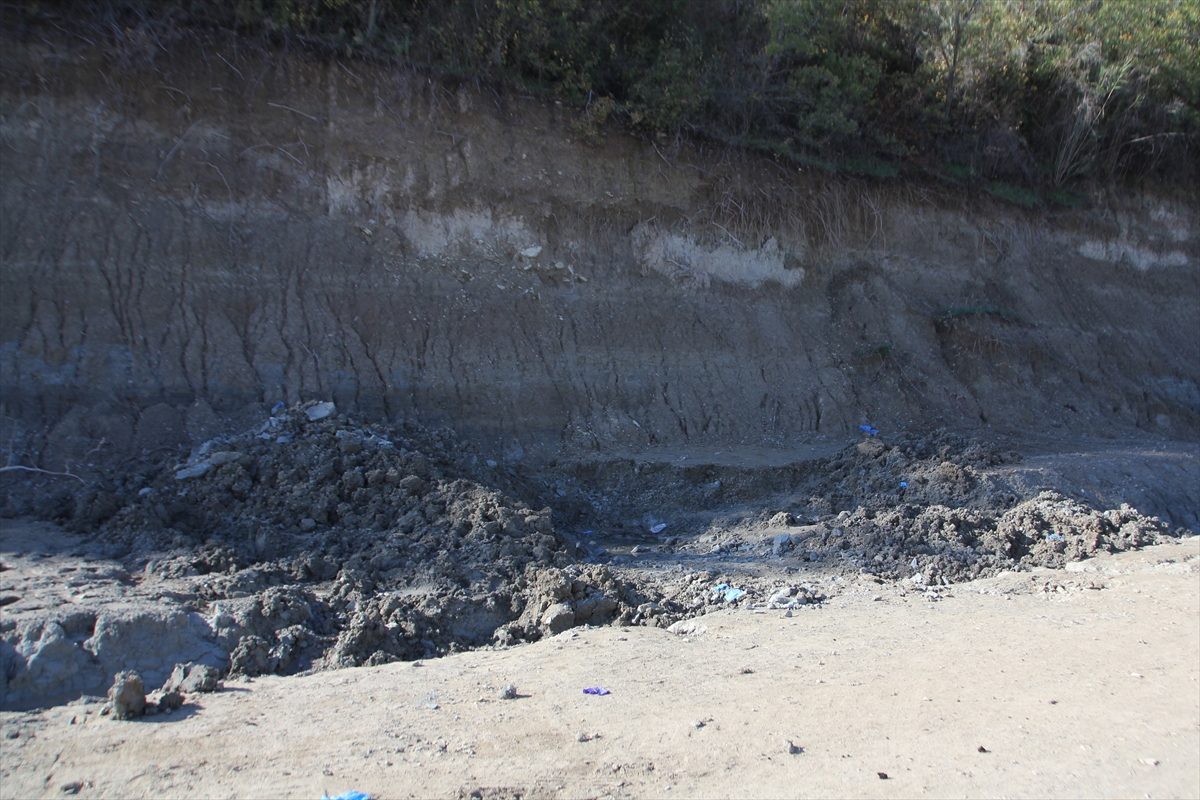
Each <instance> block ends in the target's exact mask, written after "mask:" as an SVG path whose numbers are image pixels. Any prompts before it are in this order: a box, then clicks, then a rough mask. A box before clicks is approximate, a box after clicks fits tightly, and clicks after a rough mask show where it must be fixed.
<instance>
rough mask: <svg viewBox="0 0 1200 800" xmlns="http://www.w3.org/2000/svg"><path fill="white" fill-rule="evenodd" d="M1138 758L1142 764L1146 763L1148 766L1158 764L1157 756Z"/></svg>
mask: <svg viewBox="0 0 1200 800" xmlns="http://www.w3.org/2000/svg"><path fill="white" fill-rule="evenodd" d="M1140 760H1141V762H1142V763H1143V764H1145V765H1146V766H1148V767H1157V766H1158V759H1157V758H1143V759H1140Z"/></svg>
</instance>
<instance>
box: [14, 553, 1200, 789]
mask: <svg viewBox="0 0 1200 800" xmlns="http://www.w3.org/2000/svg"><path fill="white" fill-rule="evenodd" d="M1198 570H1200V537H1192V538H1189V539H1186V540H1183V541H1182V542H1181V543H1179V544H1167V545H1160V546H1156V547H1153V548H1147V549H1145V550H1142V551H1140V552H1134V553H1125V554H1120V555H1117V556H1105V557H1102V558H1097V559H1091V560H1089V561H1085V562H1082V563H1079V564H1075V565H1073V566H1072V569H1071V570H1068V571H1039V572H1034V573H1023V574H1005V575H1002V576H999V577H996V578H992V579H988V580H984V581H979V582H976V583H972V584H961V585H958V586H955V587H953V590H952V592H951V593H950V595H949V596H948V597H945V598H944V599H941V600H938V601H931V600H929V599H926V598H925V597H924V596H922V595H921V594H918V593H913V592H908V591H906V590H904V589H903V587H902V586H898V585H891V584H884V585H880V584H877V583H874V582H873V581H864V582H863V583H861V584H859V585H856V586H854V587H851V588H850V589H849V590H847V591H846V592H844V593H843V594H841V595H839V596H838V597H836V598H834V599H833V600H831V601H829V602H827V603H826V604H824V605H823V606H821V607H812V608H806V609H802V610H798V611H796V612H793V614H794V615H793V616H791V617H787V616H785V613H786V612H782V611H768V612H757V613H756V612H755V611H750V610H736V611H726V612H721V613H718V614H714V615H709V616H707V617H703V618H700V619H698V620H696V623H697V624H698V625H702V626H704V627H705V628H706V630H702V632H697V633H694V634H692V635H683V636H681V635H675V634H671V633H668V632H666V631H663V630H659V629H650V628H616V627H608V628H594V629H575V630H573V631H568V632H566V633H564V634H562V635H560V636H558V637H555V638H554V639H549V640H544V641H542V642H539V643H537V644H534V645H528V646H523V647H517V648H514V649H510V650H502V651H477V652H468V653H463V654H458V655H454V656H450V657H446V658H442V659H437V660H432V661H428V662H425V663H423V664H421V665H420V666H417V665H415V664H393V665H388V666H385V667H378V668H362V669H354V670H342V671H336V672H325V673H320V674H314V675H308V676H300V677H291V678H276V677H272V678H262V679H258V680H255V681H253V682H232V683H229V684H228V685H227V687H226V689H225V690H224V691H223V692H221V693H218V694H214V695H201V696H195V697H194V698H193V699H194V702H192V703H189V704H188V705H187V706H185V707H184V708H183V709H182V710H181V711H177V712H175V713H174V714H172V715H169V716H168V715H159V716H156V717H150V718H146V719H144V720H141V721H136V722H115V721H111V720H109V719H107V718H102V717H100V716H99V714H98V712H99V706H98V705H86V706H81V705H74V706H60V707H56V708H51V709H46V710H42V711H34V712H5V713H0V730H2V731H3V738H0V778H2V780H0V797H4V798H10V797H12V798H24V797H62V796H65V794H67V793H71V792H72V791H74V790H75V789H76V788H77V789H78V796H80V797H158V798H161V797H177V796H178V797H184V796H188V797H305V798H316V797H319V796H320V795H321V793H322V792H323V791H325V792H329V793H330V794H337V793H340V792H343V791H346V790H348V789H356V790H359V791H365V792H369V793H370V794H371V796H372V797H375V798H394V797H410V796H415V797H468V796H472V795H475V796H481V797H517V796H520V797H544V796H554V797H560V796H562V797H603V796H615V797H624V796H629V797H728V796H736V797H750V796H757V797H785V796H788V797H790V796H800V797H805V796H879V797H912V796H918V795H921V796H925V795H928V796H963V797H978V796H1023V797H1050V796H1054V797H1134V796H1136V797H1142V796H1145V797H1196V796H1200V683H1198V680H1200V619H1198V618H1200V571H1198ZM510 683H511V684H515V686H516V687H517V691H518V697H517V698H516V699H512V700H504V699H500V698H499V696H498V691H499V690H500V689H501V688H503V687H504V686H506V685H507V684H510ZM588 686H603V687H605V688H607V689H609V690H610V691H611V694H609V695H608V696H602V697H598V696H591V695H585V694H583V692H582V689H583V688H584V687H588ZM980 748H983V750H981V749H980ZM793 751H794V752H793ZM984 751H986V752H984ZM880 773H885V774H886V775H887V778H886V780H885V779H882V777H881V774H880ZM63 787H66V788H65V789H64V788H63Z"/></svg>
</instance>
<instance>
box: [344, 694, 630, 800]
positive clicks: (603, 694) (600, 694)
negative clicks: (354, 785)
mask: <svg viewBox="0 0 1200 800" xmlns="http://www.w3.org/2000/svg"><path fill="white" fill-rule="evenodd" d="M583 693H584V694H596V695H600V696H601V697H603V696H604V695H606V694H612V692H610V691H609V690H608V689H605V688H604V687H603V686H589V687H587V688H586V689H584V690H583ZM335 800H336V798H335Z"/></svg>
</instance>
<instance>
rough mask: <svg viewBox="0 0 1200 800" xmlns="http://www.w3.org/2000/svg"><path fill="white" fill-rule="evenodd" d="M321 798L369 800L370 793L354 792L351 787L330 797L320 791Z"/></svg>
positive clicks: (328, 799)
mask: <svg viewBox="0 0 1200 800" xmlns="http://www.w3.org/2000/svg"><path fill="white" fill-rule="evenodd" d="M321 800H371V795H369V794H367V793H366V792H356V791H354V790H353V789H351V790H350V791H348V792H342V793H341V794H339V795H338V796H337V797H330V796H329V795H327V794H325V793H324V792H321Z"/></svg>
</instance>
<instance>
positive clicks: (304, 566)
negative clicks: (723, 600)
mask: <svg viewBox="0 0 1200 800" xmlns="http://www.w3.org/2000/svg"><path fill="white" fill-rule="evenodd" d="M491 469H492V467H491V466H488V465H487V463H486V462H484V463H481V462H480V460H479V459H478V457H477V456H475V455H474V454H473V452H472V451H471V449H470V448H469V447H466V446H463V445H461V444H460V443H459V442H458V441H457V440H456V439H455V437H454V435H453V434H452V433H450V432H447V431H429V430H426V429H424V428H421V427H420V426H417V425H414V424H411V423H410V424H407V425H400V426H388V425H365V426H359V425H356V424H354V423H352V422H351V421H350V420H348V419H346V418H345V417H344V416H339V415H337V414H336V410H335V408H334V406H333V404H332V403H316V402H310V403H307V404H304V405H301V406H295V407H292V408H290V409H279V408H277V409H276V413H275V414H274V415H273V416H272V417H271V418H270V419H269V420H267V421H266V422H265V423H264V424H263V425H262V426H261V427H260V428H258V429H256V430H253V431H251V432H249V433H246V434H243V435H241V436H235V437H228V438H223V439H215V440H211V441H209V442H206V443H204V444H203V445H202V446H200V447H198V448H197V449H196V450H195V452H194V453H193V454H192V456H191V457H190V458H189V459H187V460H186V461H185V462H183V463H174V460H173V459H168V460H166V461H163V462H162V463H159V464H157V465H146V466H144V468H143V469H141V470H139V471H137V472H134V473H133V474H127V475H126V474H119V473H115V474H113V475H112V476H110V477H109V478H108V479H107V480H105V481H102V482H101V484H100V485H101V486H107V487H108V489H109V490H108V491H105V490H103V489H101V488H93V489H91V490H89V491H87V492H84V493H81V494H80V495H79V496H78V497H77V498H76V500H75V502H74V503H73V506H72V508H71V518H70V519H69V520H68V523H69V524H71V525H73V526H75V527H76V528H79V529H91V530H93V531H94V535H93V542H94V544H95V545H97V546H99V548H100V549H101V551H102V552H104V554H105V555H108V556H110V557H119V558H123V559H125V561H126V563H127V564H128V565H129V568H130V569H131V571H134V572H135V573H138V574H140V575H141V577H142V579H143V580H145V581H154V580H176V581H177V580H184V581H186V582H187V586H188V588H189V590H190V591H189V594H190V597H187V598H186V605H187V606H188V607H189V609H188V610H194V611H199V612H201V613H203V614H204V615H206V618H207V619H208V620H209V624H210V625H211V627H212V630H213V635H214V637H215V639H216V640H217V641H218V642H219V643H220V644H221V645H222V646H223V648H224V649H225V650H226V652H228V653H229V654H230V671H231V672H232V673H235V674H239V673H240V674H248V675H255V674H260V673H271V672H279V673H285V674H286V673H292V672H296V671H299V670H304V669H311V668H322V667H342V666H355V665H360V664H380V663H386V662H388V661H392V660H397V659H415V658H422V657H429V656H433V655H436V654H440V653H445V652H449V651H452V650H454V649H456V648H463V647H477V646H480V645H485V644H488V643H490V642H491V641H492V640H493V635H494V634H495V633H496V632H497V628H500V627H501V626H504V625H506V624H507V623H510V622H513V621H514V620H518V619H519V620H520V622H519V624H517V625H516V626H515V627H514V626H509V627H506V628H504V629H503V630H502V631H501V632H500V633H499V637H500V639H501V641H504V642H510V641H516V640H530V639H536V638H539V637H540V636H541V635H542V634H543V633H546V632H551V633H557V632H558V631H560V630H562V629H563V628H564V627H565V626H569V625H575V624H582V623H585V622H591V623H597V624H598V623H605V622H609V621H611V620H612V619H613V618H614V617H619V616H620V615H621V614H623V613H624V614H625V618H626V619H632V618H633V617H634V616H635V615H636V610H635V609H636V606H637V605H640V604H641V602H642V598H640V597H637V596H636V595H630V600H631V601H633V606H632V607H631V606H629V605H628V604H627V603H625V600H624V597H625V594H626V587H625V586H623V585H620V584H618V583H617V582H616V581H614V580H612V578H611V576H607V575H603V574H601V573H592V572H588V573H586V575H582V576H581V577H582V581H581V580H580V579H579V578H575V579H574V580H573V582H572V583H573V585H574V586H575V589H576V594H577V595H579V596H578V598H576V599H577V600H578V602H576V603H574V604H572V605H566V604H564V603H561V602H560V603H559V605H560V606H562V609H559V611H560V612H561V613H557V614H547V613H546V610H545V609H543V608H540V607H539V608H538V610H537V611H536V612H535V611H533V610H532V609H531V608H529V606H530V602H531V600H533V601H534V605H536V603H537V601H538V599H539V598H541V597H542V596H543V595H545V594H546V592H547V590H546V589H545V586H546V585H547V584H554V585H557V583H556V582H557V581H560V580H561V574H562V573H561V572H560V569H561V568H563V567H567V566H568V565H570V564H572V563H574V561H575V556H576V554H575V552H574V545H568V543H567V542H566V541H565V540H564V539H563V537H561V536H560V535H559V534H558V533H557V532H556V531H555V529H554V527H553V525H552V524H551V512H550V510H549V509H543V510H541V511H536V510H534V509H531V508H529V507H528V506H527V505H525V504H523V503H521V502H519V501H516V500H513V499H511V498H509V497H507V496H505V495H503V494H500V493H498V492H497V491H494V490H493V489H490V488H488V487H486V486H483V485H481V484H480V483H478V482H477V481H475V480H472V479H470V478H467V477H463V476H464V475H469V474H480V473H486V472H488V471H489V470H491ZM60 506H64V504H63V503H61V502H59V501H54V502H51V503H50V504H48V507H49V508H50V509H51V511H54V510H56V509H58V508H59V507H60ZM45 507H47V504H45V503H43V508H45ZM52 516H53V514H52ZM547 575H549V576H550V577H546V576H547ZM606 590H607V591H609V594H606V593H605V592H606ZM555 591H557V590H555ZM556 599H558V600H563V599H566V598H565V597H556ZM564 609H565V611H564Z"/></svg>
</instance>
